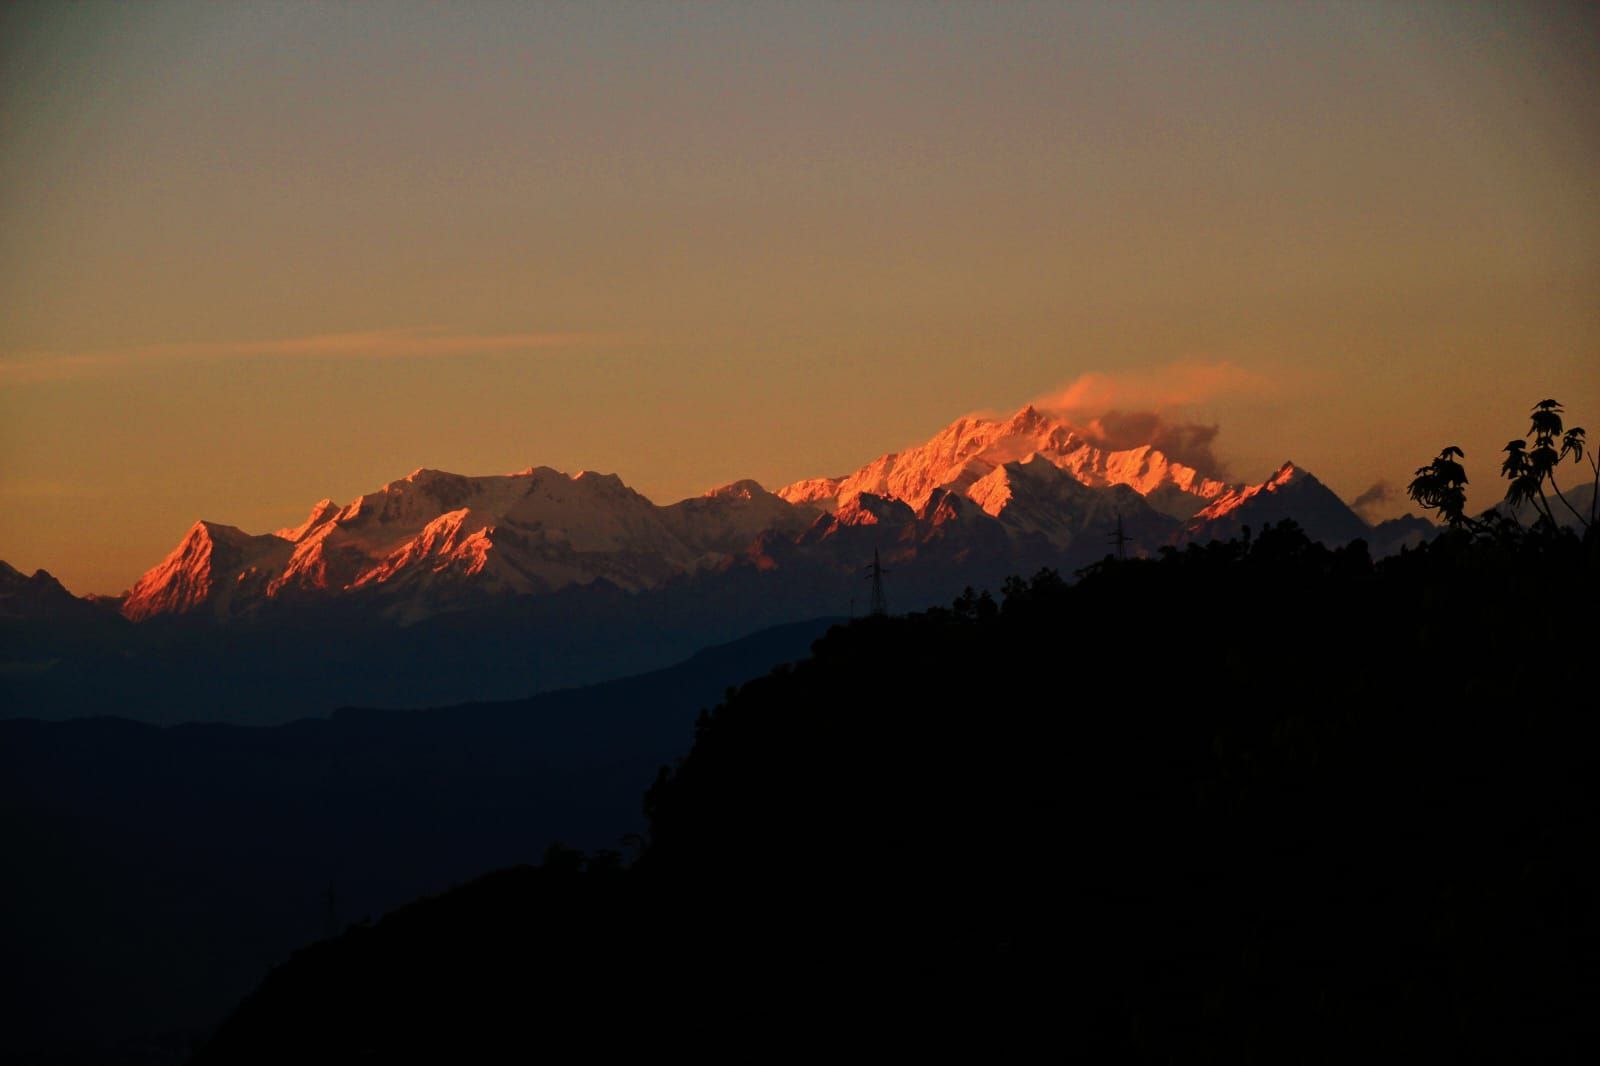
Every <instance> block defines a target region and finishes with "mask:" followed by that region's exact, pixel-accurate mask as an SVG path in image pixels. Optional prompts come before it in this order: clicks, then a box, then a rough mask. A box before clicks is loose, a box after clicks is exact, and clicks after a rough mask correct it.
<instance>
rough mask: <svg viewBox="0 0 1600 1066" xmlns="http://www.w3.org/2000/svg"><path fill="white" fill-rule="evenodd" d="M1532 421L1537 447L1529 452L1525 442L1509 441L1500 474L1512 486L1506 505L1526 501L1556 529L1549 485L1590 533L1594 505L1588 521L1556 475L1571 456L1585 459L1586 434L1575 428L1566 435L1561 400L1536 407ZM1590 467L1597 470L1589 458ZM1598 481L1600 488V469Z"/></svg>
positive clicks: (1573, 459) (1530, 427)
mask: <svg viewBox="0 0 1600 1066" xmlns="http://www.w3.org/2000/svg"><path fill="white" fill-rule="evenodd" d="M1529 421H1530V424H1529V426H1528V434H1529V436H1531V437H1532V438H1533V447H1532V448H1529V447H1528V442H1527V440H1525V439H1524V440H1513V441H1509V442H1507V444H1506V446H1505V456H1506V457H1505V461H1504V462H1503V463H1501V464H1500V473H1501V475H1502V476H1504V477H1506V478H1508V479H1509V480H1510V482H1511V486H1510V487H1509V488H1508V489H1507V490H1506V502H1507V503H1510V504H1511V505H1512V506H1513V507H1515V506H1517V505H1519V504H1521V503H1523V502H1524V501H1526V502H1527V503H1529V504H1532V506H1533V509H1534V510H1535V511H1537V512H1538V513H1539V516H1540V517H1541V518H1543V519H1544V520H1546V521H1548V522H1549V523H1550V524H1551V525H1555V524H1556V517H1555V514H1554V512H1553V511H1552V510H1551V507H1550V499H1549V497H1547V496H1546V495H1545V491H1544V486H1545V483H1546V482H1548V483H1549V485H1550V490H1551V491H1552V492H1554V493H1555V494H1556V498H1557V499H1559V500H1560V501H1561V503H1562V505H1563V506H1565V507H1566V509H1567V510H1569V511H1571V512H1572V516H1573V517H1574V518H1576V519H1577V520H1578V522H1579V524H1581V525H1582V526H1583V527H1584V528H1585V529H1588V528H1589V527H1590V526H1591V525H1593V524H1594V519H1595V513H1594V512H1595V505H1594V503H1593V501H1591V503H1590V506H1589V517H1588V518H1585V517H1584V516H1583V515H1582V514H1581V513H1579V511H1578V509H1577V508H1576V507H1574V506H1572V504H1571V502H1569V501H1568V500H1567V497H1566V496H1565V494H1563V493H1562V491H1561V487H1560V486H1559V485H1557V484H1556V474H1555V471H1556V467H1557V466H1559V465H1560V463H1561V461H1562V460H1563V459H1565V458H1566V457H1567V456H1569V455H1570V456H1572V461H1573V462H1575V463H1576V462H1579V461H1580V460H1582V459H1583V446H1584V433H1583V430H1582V429H1580V428H1578V427H1577V426H1573V427H1572V428H1570V429H1567V430H1566V431H1565V432H1563V431H1562V424H1561V404H1560V402H1559V401H1557V400H1540V401H1539V402H1538V403H1536V404H1534V405H1533V413H1532V414H1531V415H1530V417H1529ZM1558 441H1559V444H1558ZM1589 465H1590V466H1595V460H1594V456H1593V455H1591V456H1590V457H1589ZM1595 478H1596V483H1597V485H1600V468H1596V470H1595Z"/></svg>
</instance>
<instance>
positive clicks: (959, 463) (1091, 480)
mask: <svg viewBox="0 0 1600 1066" xmlns="http://www.w3.org/2000/svg"><path fill="white" fill-rule="evenodd" d="M1030 456H1037V457H1039V458H1041V459H1043V460H1044V461H1046V462H1048V463H1050V464H1051V465H1053V466H1055V467H1057V468H1059V469H1061V470H1064V471H1066V472H1067V473H1069V474H1071V475H1072V476H1073V477H1074V478H1075V479H1077V480H1078V481H1079V482H1081V483H1083V484H1085V485H1089V486H1092V487H1106V486H1110V485H1127V486H1128V487H1129V488H1131V489H1133V490H1134V491H1135V492H1138V493H1139V494H1140V495H1141V496H1145V497H1147V498H1148V500H1149V502H1150V504H1151V506H1152V507H1155V508H1156V509H1157V510H1158V511H1161V512H1163V513H1166V514H1169V515H1171V516H1172V517H1175V518H1188V517H1190V516H1191V515H1193V514H1195V512H1197V511H1198V510H1200V508H1202V507H1203V506H1205V504H1206V501H1208V500H1211V499H1214V498H1216V497H1217V496H1220V495H1221V494H1223V493H1225V492H1227V491H1228V488H1229V486H1228V485H1227V484H1226V483H1225V482H1223V481H1220V480H1218V479H1216V478H1212V477H1208V476H1206V475H1205V474H1203V473H1202V472H1201V471H1199V470H1196V469H1195V468H1193V467H1191V466H1186V465H1184V464H1183V463H1179V462H1177V461H1175V460H1173V459H1170V458H1169V457H1168V456H1166V455H1164V454H1162V453H1161V452H1159V451H1157V450H1156V449H1155V448H1153V447H1151V446H1150V445H1141V446H1139V447H1134V448H1129V449H1124V450H1120V451H1108V450H1106V449H1104V448H1102V447H1100V446H1098V445H1096V444H1095V443H1094V442H1093V440H1092V439H1090V437H1089V436H1088V435H1086V434H1085V433H1084V432H1083V431H1081V430H1080V429H1078V428H1076V427H1075V426H1073V425H1072V424H1070V423H1068V422H1067V421H1065V420H1063V419H1061V418H1059V417H1057V416H1054V415H1051V414H1047V413H1045V412H1042V411H1040V410H1038V409H1037V408H1035V407H1033V406H1032V405H1029V406H1026V407H1024V408H1022V409H1021V410H1020V411H1018V412H1017V413H1016V414H1014V415H1012V416H1011V417H1010V418H1007V419H1003V420H1002V419H990V418H982V417H978V416H967V417H964V418H959V419H957V420H956V421H954V422H952V423H951V424H950V425H948V426H946V427H945V428H944V429H943V430H941V431H940V432H939V433H937V434H935V435H934V437H933V438H932V439H931V440H929V441H928V442H927V443H925V444H921V445H918V446H917V447H914V448H910V449H907V450H906V451H903V452H895V453H891V454H889V455H884V456H880V457H879V458H877V459H875V460H873V461H872V462H870V463H868V464H867V465H866V466H863V467H862V468H861V469H859V470H857V471H856V472H855V473H853V474H847V475H845V476H843V477H837V478H809V479H806V480H804V481H797V482H795V483H793V484H791V485H787V486H785V487H784V488H781V489H779V490H778V495H779V496H782V497H783V498H784V499H786V500H789V501H790V502H793V503H809V504H813V505H816V506H819V507H823V508H825V509H828V510H832V509H835V508H837V507H839V506H840V505H841V504H842V503H843V502H844V501H845V500H848V499H849V498H850V497H852V496H855V495H857V494H859V493H862V492H871V493H874V494H876V495H880V496H891V497H894V498H895V499H899V500H904V501H905V502H906V503H908V504H910V505H911V506H912V507H916V508H920V507H921V506H922V505H923V504H924V503H925V502H927V499H928V497H929V496H930V495H931V494H932V493H933V491H934V490H935V489H941V488H942V489H950V490H952V491H955V492H958V493H961V494H963V495H965V494H967V493H968V492H969V490H970V489H971V487H972V486H973V485H974V484H976V483H977V482H978V481H979V480H980V479H982V478H984V477H985V476H987V475H988V474H989V473H990V472H991V471H993V470H994V469H995V468H997V467H999V466H1003V465H1004V464H1006V463H1011V462H1018V461H1020V460H1023V459H1026V458H1028V457H1030Z"/></svg>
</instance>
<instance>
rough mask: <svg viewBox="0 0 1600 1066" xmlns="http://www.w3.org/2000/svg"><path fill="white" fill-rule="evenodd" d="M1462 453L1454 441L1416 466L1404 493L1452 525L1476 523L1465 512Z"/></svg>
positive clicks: (1465, 478) (1464, 474)
mask: <svg viewBox="0 0 1600 1066" xmlns="http://www.w3.org/2000/svg"><path fill="white" fill-rule="evenodd" d="M1465 456H1466V453H1465V452H1463V451H1462V450H1461V449H1460V448H1458V447H1456V446H1455V445H1454V444H1452V445H1450V446H1449V447H1448V448H1446V449H1445V450H1444V451H1442V452H1440V453H1439V454H1438V456H1436V457H1435V458H1434V460H1433V462H1431V463H1429V464H1428V465H1427V466H1422V467H1418V468H1417V476H1416V477H1414V478H1412V479H1411V484H1410V485H1409V486H1408V487H1407V489H1406V494H1407V495H1408V496H1410V497H1411V498H1412V499H1413V500H1416V501H1417V503H1418V504H1419V505H1420V506H1422V507H1425V508H1427V509H1428V510H1430V511H1438V512H1439V514H1440V515H1441V516H1443V518H1444V520H1445V521H1446V522H1449V523H1450V525H1451V527H1452V528H1456V527H1460V526H1467V527H1469V528H1476V527H1477V523H1476V522H1474V521H1473V520H1472V519H1470V518H1468V517H1467V515H1466V510H1467V471H1466V469H1465V468H1464V467H1462V465H1461V463H1460V462H1459V460H1460V459H1463V458H1465Z"/></svg>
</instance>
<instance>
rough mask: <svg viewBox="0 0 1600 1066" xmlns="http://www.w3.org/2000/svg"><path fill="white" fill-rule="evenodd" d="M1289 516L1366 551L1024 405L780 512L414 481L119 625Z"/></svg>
mask: <svg viewBox="0 0 1600 1066" xmlns="http://www.w3.org/2000/svg"><path fill="white" fill-rule="evenodd" d="M1283 518H1293V519H1295V520H1296V521H1298V522H1300V523H1301V525H1302V526H1303V527H1305V528H1306V529H1307V531H1308V532H1310V533H1311V534H1312V535H1313V536H1315V537H1317V538H1319V539H1323V540H1327V541H1330V542H1344V541H1348V540H1351V539H1354V538H1356V537H1361V536H1367V535H1370V533H1371V529H1370V527H1368V526H1367V524H1366V523H1365V522H1363V521H1362V520H1361V519H1360V518H1359V517H1358V516H1357V515H1356V514H1355V513H1354V512H1353V511H1352V510H1351V509H1350V508H1349V507H1347V506H1346V505H1345V504H1344V503H1343V502H1342V501H1341V500H1339V499H1338V497H1337V496H1335V495H1334V494H1333V493H1332V492H1331V491H1329V490H1328V489H1327V488H1326V487H1325V486H1323V485H1322V484H1321V482H1319V481H1317V479H1316V478H1315V477H1313V476H1312V475H1311V474H1309V473H1308V472H1306V471H1304V470H1302V469H1300V468H1298V467H1295V466H1294V465H1293V464H1289V463H1286V464H1284V466H1283V467H1282V468H1281V469H1279V470H1278V471H1277V472H1276V473H1275V474H1274V475H1273V476H1272V477H1271V478H1269V479H1268V480H1267V481H1265V482H1263V483H1261V484H1259V485H1230V484H1227V483H1225V482H1223V481H1221V480H1219V479H1217V478H1215V477H1211V476H1209V475H1207V474H1206V473H1205V472H1203V471H1199V470H1196V469H1195V468H1193V467H1191V466H1187V465H1185V464H1183V463H1180V462H1177V461H1175V460H1173V459H1171V458H1170V457H1168V456H1167V455H1164V454H1163V453H1162V452H1160V451H1159V450H1157V449H1156V448H1154V447H1152V446H1150V445H1143V446H1140V447H1136V448H1130V449H1125V450H1119V451H1109V450H1106V449H1104V448H1101V447H1099V446H1098V445H1096V444H1095V443H1094V440H1092V439H1091V438H1090V437H1089V436H1088V435H1086V434H1085V433H1083V432H1082V431H1080V430H1079V429H1077V428H1075V427H1074V426H1072V425H1071V424H1070V423H1068V422H1066V421H1064V420H1062V419H1061V418H1058V417H1055V416H1052V415H1050V414H1048V413H1045V412H1041V411H1039V410H1037V409H1035V408H1034V407H1031V406H1028V407H1024V408H1023V409H1022V410H1020V411H1018V412H1017V413H1016V414H1015V415H1013V416H1011V417H1010V418H1006V419H991V418H979V417H966V418H960V419H957V420H956V421H955V422H953V423H951V424H950V425H949V426H947V427H946V428H945V429H943V430H942V431H940V432H939V433H938V434H937V435H935V436H934V437H933V438H932V439H931V440H929V441H927V442H926V443H925V444H922V445H919V446H918V447H915V448H910V449H907V450H906V451H903V452H897V453H892V454H889V455H884V456H880V457H879V458H877V459H875V460H873V461H872V462H870V463H867V464H866V465H865V466H863V467H861V468H860V469H859V470H856V471H855V472H853V473H850V474H846V475H843V476H840V477H832V478H812V479H809V480H804V481H798V482H795V483H794V484H791V485H786V486H784V487H783V488H780V489H779V490H778V491H777V492H775V493H773V492H768V491H766V490H765V489H764V488H762V487H761V486H760V485H759V484H757V483H756V482H754V481H748V480H747V481H737V482H734V483H733V484H730V485H726V486H723V487H722V488H718V489H714V490H712V491H711V492H708V493H706V494H705V495H703V496H700V497H696V498H693V499H688V500H682V501H680V502H678V503H674V504H672V505H670V506H665V507H662V506H657V505H656V504H654V503H652V502H651V501H650V500H648V499H646V498H645V497H644V496H641V495H640V494H639V493H637V492H635V491H633V490H632V489H630V488H628V487H627V486H626V485H624V484H623V483H622V481H621V480H619V479H618V478H617V477H616V476H615V475H611V474H597V473H593V472H591V471H583V472H580V473H578V474H576V475H572V476H568V475H566V474H563V473H561V472H560V471H557V470H552V469H550V468H549V467H532V468H529V469H527V470H523V471H521V472H519V473H515V474H508V475H504V476H495V477H466V476H463V475H460V474H451V473H446V472H443V471H439V470H426V469H423V470H417V471H415V472H414V473H412V474H411V475H410V476H408V477H405V478H402V479H400V480H398V481H392V482H390V483H389V484H387V485H384V486H383V487H382V488H380V489H378V490H377V491H376V492H372V493H368V494H366V495H364V496H361V497H358V498H357V499H355V500H353V501H351V502H350V503H348V504H345V505H343V506H341V505H339V504H337V503H335V502H334V501H332V500H326V499H325V500H321V501H319V502H318V503H317V504H316V505H315V506H313V507H312V508H311V511H310V513H309V514H308V516H307V517H306V520H305V521H304V522H302V523H301V524H300V525H298V526H294V527H292V528H286V529H280V530H278V531H276V532H274V533H269V534H263V535H252V534H249V533H245V532H244V531H242V530H239V529H236V528H234V527H232V526H228V525H222V524H220V523H216V522H209V521H202V522H197V523H196V524H195V525H194V527H193V528H191V529H190V530H189V532H188V533H187V534H186V535H185V537H184V539H183V540H182V541H181V542H180V543H179V544H178V546H177V547H176V548H175V549H174V550H173V551H172V553H171V554H170V555H169V556H168V557H167V558H166V559H164V560H163V561H162V562H161V563H159V564H158V565H157V566H155V567H154V568H152V569H151V570H150V571H149V572H148V573H146V574H145V575H144V576H143V577H141V578H140V579H139V581H138V582H137V583H136V584H135V585H134V586H133V588H132V589H131V590H130V591H129V592H128V594H127V596H126V597H125V598H124V599H123V601H122V603H121V611H122V614H123V615H124V616H125V617H126V618H128V619H131V620H134V621H143V620H146V619H149V618H153V617H157V616H162V615H195V616H210V617H214V618H218V619H233V618H242V617H252V616H257V615H259V614H260V613H262V612H263V611H266V610H276V609H278V608H281V607H285V606H288V605H293V604H306V603H317V602H326V601H329V600H333V599H340V600H346V601H351V602H360V603H361V604H363V605H364V607H366V608H369V609H371V610H372V611H374V612H376V613H377V614H380V615H382V616H383V617H386V618H388V619H390V620H392V621H398V622H401V623H410V622H414V621H416V620H418V619H421V618H424V617H429V616H431V615H434V614H438V613H440V612H447V611H450V610H456V609H461V608H463V607H467V606H470V605H472V604H473V603H476V602H480V601H482V600H484V599H485V598H497V597H498V598H504V597H516V596H538V595H546V594H550V593H553V592H556V591H558V590H563V589H570V588H583V587H589V586H599V585H604V586H606V587H608V588H612V589H615V590H620V591H622V592H624V593H629V594H637V593H643V592H648V591H652V590H659V589H661V588H662V587H663V586H665V585H667V584H668V583H681V582H683V581H685V580H692V579H695V578H697V577H706V576H710V575H716V574H724V573H727V572H729V571H731V570H736V569H740V568H754V569H755V570H757V571H762V572H770V571H774V570H778V569H783V568H788V569H791V570H794V569H797V568H798V569H799V570H805V569H808V568H809V569H812V570H816V569H822V570H832V571H834V572H853V571H855V570H857V569H859V567H860V566H861V565H862V560H863V559H865V558H868V557H870V555H871V554H872V552H873V551H875V550H876V551H878V552H880V553H881V554H882V555H883V556H884V558H885V560H886V561H887V562H888V563H890V564H891V565H894V566H897V567H909V568H911V569H912V570H913V571H931V570H936V569H939V568H950V567H957V568H959V567H963V566H965V567H971V566H974V565H977V564H980V563H981V564H983V566H982V567H981V569H983V570H984V571H986V572H987V571H989V570H993V569H1000V570H1005V569H1008V568H1009V569H1011V570H1013V571H1015V570H1019V569H1025V568H1029V567H1036V566H1039V565H1055V566H1057V567H1071V566H1082V565H1086V564H1087V563H1089V562H1092V561H1094V560H1095V559H1097V558H1099V557H1101V556H1102V555H1104V554H1106V553H1107V552H1108V551H1111V550H1113V549H1114V548H1120V549H1121V550H1123V551H1125V552H1132V553H1134V554H1138V553H1149V552H1152V551H1154V550H1155V549H1157V548H1159V547H1160V546H1162V545H1164V544H1176V543H1179V542H1182V541H1184V540H1187V539H1210V538H1212V537H1228V536H1233V535H1235V534H1237V533H1238V532H1239V531H1240V530H1241V529H1242V528H1243V527H1244V526H1247V525H1253V526H1256V527H1259V526H1261V525H1263V524H1265V523H1267V522H1273V521H1278V520H1280V519H1283ZM1413 533H1414V531H1409V530H1408V531H1406V535H1408V536H1410V535H1412V534H1413Z"/></svg>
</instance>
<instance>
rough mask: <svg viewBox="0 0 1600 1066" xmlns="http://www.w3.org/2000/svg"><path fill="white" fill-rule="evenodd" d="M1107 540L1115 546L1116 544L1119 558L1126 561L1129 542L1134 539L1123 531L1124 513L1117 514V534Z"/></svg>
mask: <svg viewBox="0 0 1600 1066" xmlns="http://www.w3.org/2000/svg"><path fill="white" fill-rule="evenodd" d="M1107 539H1109V540H1110V541H1111V543H1113V544H1115V545H1116V546H1117V558H1118V559H1126V558H1127V557H1128V541H1129V540H1131V539H1133V538H1131V537H1129V536H1128V534H1126V533H1124V532H1123V531H1122V512H1121V511H1118V512H1117V529H1116V532H1114V533H1112V534H1111V536H1110V537H1109V538H1107Z"/></svg>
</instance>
